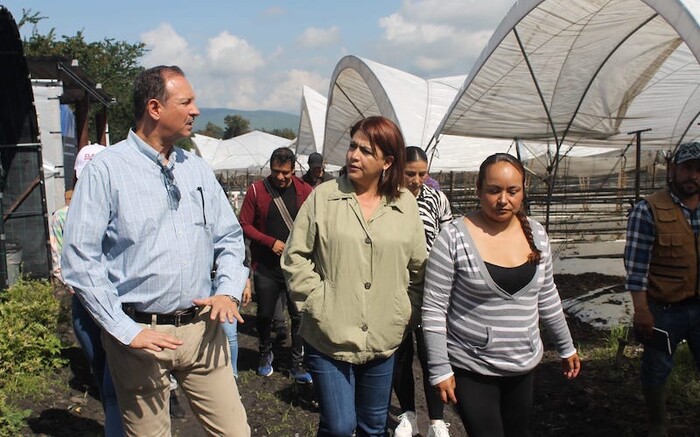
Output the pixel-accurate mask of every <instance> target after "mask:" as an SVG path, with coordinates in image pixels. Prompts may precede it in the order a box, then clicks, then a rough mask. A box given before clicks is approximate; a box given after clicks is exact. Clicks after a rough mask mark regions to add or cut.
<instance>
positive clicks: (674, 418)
mask: <svg viewBox="0 0 700 437" xmlns="http://www.w3.org/2000/svg"><path fill="white" fill-rule="evenodd" d="M622 280H623V279H622V278H621V277H616V276H606V275H601V274H596V273H587V274H582V275H558V276H556V277H555V281H556V283H557V285H558V287H559V290H560V294H561V295H562V298H567V297H571V296H577V295H580V294H582V293H584V292H586V291H590V290H594V289H597V288H600V287H603V286H609V285H614V284H622ZM244 317H245V318H246V323H245V324H243V325H240V335H239V347H240V353H239V371H240V378H239V388H240V392H241V394H242V397H243V403H244V405H245V407H246V410H247V413H248V418H249V423H250V425H251V429H252V430H253V432H252V434H253V435H254V436H290V437H293V436H312V435H315V431H316V426H317V424H318V413H317V411H316V409H315V408H314V406H313V405H310V404H309V403H307V402H304V399H303V398H304V393H303V389H302V390H299V389H298V387H296V386H295V384H294V383H293V382H292V381H291V380H290V379H289V378H288V377H286V376H285V367H284V366H285V364H284V363H288V362H289V359H290V354H289V340H287V342H286V344H284V345H282V346H281V347H277V348H276V350H275V357H276V359H275V364H274V366H275V373H274V374H273V375H272V376H271V377H269V378H262V377H259V376H257V375H256V374H255V367H256V365H257V352H256V351H257V339H256V336H255V335H256V334H255V330H254V326H255V308H254V304H252V305H250V306H249V307H248V308H246V309H245V311H244ZM569 326H570V328H571V330H572V334H573V337H574V341H575V343H576V344H577V347H578V348H579V350H580V351H581V354H582V356H583V357H584V360H585V361H584V363H583V368H582V372H581V375H580V377H579V378H577V379H576V380H573V381H565V380H564V379H563V378H562V377H561V375H560V370H559V369H560V363H559V360H558V358H557V357H556V356H555V355H554V354H553V353H551V348H550V352H547V353H546V354H545V357H544V359H543V360H542V363H541V364H540V366H539V367H538V368H537V370H536V382H535V407H534V412H533V427H532V431H533V435H535V436H559V435H567V436H569V437H570V436H616V437H622V436H641V435H646V434H645V416H644V404H643V399H642V396H641V392H640V389H639V384H638V377H639V351H640V348H639V345H636V344H634V343H633V342H632V343H631V344H629V345H628V346H627V347H626V348H625V353H624V355H622V356H620V357H619V359H618V360H614V359H609V358H608V359H586V353H587V351H591V350H592V348H594V347H596V346H600V345H603V344H605V342H606V339H607V333H606V332H602V331H597V330H594V329H592V328H591V327H590V326H588V325H586V324H583V323H579V322H577V321H575V320H571V319H570V320H569ZM62 335H63V336H64V338H65V342H66V344H67V347H66V349H65V352H64V354H65V356H66V358H68V359H69V361H70V365H69V366H67V367H65V368H63V369H60V370H59V371H58V372H57V373H56V375H55V379H56V381H57V384H55V387H56V388H54V390H52V391H51V392H50V393H47V394H46V396H45V397H44V398H43V399H40V400H25V401H23V402H22V403H23V404H25V405H26V407H27V408H30V409H31V410H32V411H33V414H32V416H31V418H30V419H29V422H28V423H29V426H28V428H27V429H25V430H24V432H23V435H26V436H66V437H68V436H71V437H72V436H100V435H102V424H103V421H104V416H103V413H102V409H101V406H100V403H99V401H98V399H97V396H96V393H95V390H94V389H93V388H92V384H91V378H90V374H89V370H88V367H87V364H86V362H85V359H84V357H83V355H82V353H81V350H80V349H79V347H78V346H77V343H76V342H75V340H74V337H72V332H71V330H70V327H69V326H68V325H64V326H63V328H62ZM545 340H547V338H546V333H545ZM414 374H415V378H416V391H417V393H416V399H417V400H416V405H417V408H418V417H419V425H420V429H421V435H422V436H426V435H427V411H426V409H425V398H424V395H423V394H422V389H421V387H422V384H421V382H420V381H421V379H420V378H421V372H420V366H419V364H418V362H417V361H416V362H415V363H414ZM179 399H180V400H181V403H182V404H183V405H184V406H185V409H186V410H187V414H186V416H185V418H184V419H179V420H173V422H172V429H173V435H176V436H187V437H190V436H203V435H204V433H203V432H202V430H201V427H200V425H199V424H198V423H197V421H196V419H195V418H194V416H193V415H192V412H191V411H190V410H189V407H188V406H187V402H186V401H185V397H184V395H183V394H182V393H180V396H179ZM399 413H400V411H399V408H398V403H397V402H396V399H395V398H394V399H393V401H392V405H391V419H390V427H391V428H392V429H393V427H394V426H395V425H396V415H398V414H399ZM669 415H670V424H671V430H670V431H671V433H670V435H672V436H697V435H699V434H698V432H700V413H698V412H697V411H690V410H689V408H688V407H685V406H684V405H678V404H677V403H674V402H673V400H672V401H671V402H670V405H669ZM446 421H448V422H450V423H451V424H452V425H451V428H450V430H451V435H452V436H454V437H459V436H466V432H465V431H464V427H463V426H462V424H461V422H460V420H459V418H458V416H457V414H456V413H455V412H454V411H453V410H452V408H447V409H446Z"/></svg>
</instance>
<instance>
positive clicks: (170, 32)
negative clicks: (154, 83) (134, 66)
mask: <svg viewBox="0 0 700 437" xmlns="http://www.w3.org/2000/svg"><path fill="white" fill-rule="evenodd" d="M141 41H142V42H143V43H145V44H146V46H147V47H148V50H149V51H148V52H146V54H145V55H144V57H143V59H142V61H141V64H142V65H143V66H145V67H146V68H148V67H153V66H156V65H178V66H180V67H182V68H183V69H184V68H189V67H195V68H197V67H198V66H200V65H202V63H203V61H202V58H201V57H200V56H198V55H196V54H195V53H194V51H193V50H192V49H191V48H190V47H189V44H188V43H187V41H186V40H185V39H184V38H183V37H181V36H180V35H178V34H177V32H175V29H173V27H172V26H171V25H170V24H168V23H162V24H160V25H159V26H158V27H157V28H155V29H154V30H152V31H150V32H146V33H143V34H141Z"/></svg>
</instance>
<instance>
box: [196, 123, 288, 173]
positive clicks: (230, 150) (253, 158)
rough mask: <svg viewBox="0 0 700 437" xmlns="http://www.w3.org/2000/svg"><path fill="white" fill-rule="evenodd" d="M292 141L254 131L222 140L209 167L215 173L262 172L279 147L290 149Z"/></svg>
mask: <svg viewBox="0 0 700 437" xmlns="http://www.w3.org/2000/svg"><path fill="white" fill-rule="evenodd" d="M291 142H292V140H290V139H287V138H283V137H278V136H277V135H272V134H268V133H266V132H261V131H257V130H256V131H252V132H248V133H247V134H243V135H239V136H237V137H234V138H229V139H227V140H222V141H221V142H220V143H219V145H218V146H217V148H216V151H215V152H214V154H213V156H212V158H211V161H209V162H208V163H209V165H210V166H211V167H212V168H213V169H214V172H216V173H221V172H226V171H229V172H237V171H240V172H246V171H249V172H260V171H262V170H263V169H264V168H265V167H266V166H267V164H268V160H269V159H270V155H272V152H273V151H274V150H275V149H277V148H279V147H289V145H290V144H291Z"/></svg>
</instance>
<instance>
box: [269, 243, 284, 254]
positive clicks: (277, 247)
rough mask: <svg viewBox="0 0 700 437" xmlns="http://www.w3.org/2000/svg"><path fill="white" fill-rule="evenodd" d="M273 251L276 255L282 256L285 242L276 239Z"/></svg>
mask: <svg viewBox="0 0 700 437" xmlns="http://www.w3.org/2000/svg"><path fill="white" fill-rule="evenodd" d="M272 251H273V252H274V253H275V255H277V256H282V252H283V251H284V242H283V241H280V240H275V244H273V245H272Z"/></svg>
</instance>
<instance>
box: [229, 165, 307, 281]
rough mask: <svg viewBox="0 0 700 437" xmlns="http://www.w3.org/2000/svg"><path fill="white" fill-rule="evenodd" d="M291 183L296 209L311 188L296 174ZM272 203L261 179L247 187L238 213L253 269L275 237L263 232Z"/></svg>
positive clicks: (266, 253)
mask: <svg viewBox="0 0 700 437" xmlns="http://www.w3.org/2000/svg"><path fill="white" fill-rule="evenodd" d="M292 183H293V184H294V190H295V191H296V195H297V209H299V208H300V207H301V204H302V203H304V201H305V200H306V198H307V197H309V194H311V191H312V190H313V188H311V186H310V185H309V184H307V183H305V182H303V181H302V180H301V179H299V178H298V177H296V176H292ZM271 203H272V196H270V193H268V191H267V189H266V188H265V184H264V183H263V181H262V179H261V180H259V181H257V182H255V183H253V185H251V186H250V187H248V191H246V193H245V198H244V199H243V206H241V212H240V214H239V215H238V221H239V222H240V224H241V228H243V235H245V237H246V238H248V239H249V240H250V257H251V267H252V268H253V269H255V268H256V267H257V264H258V260H259V259H260V256H261V255H262V256H268V255H269V253H270V252H272V246H273V245H274V244H275V241H277V239H276V238H275V237H271V236H270V235H267V234H266V233H265V223H266V222H267V211H268V208H269V207H270V204H271Z"/></svg>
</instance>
